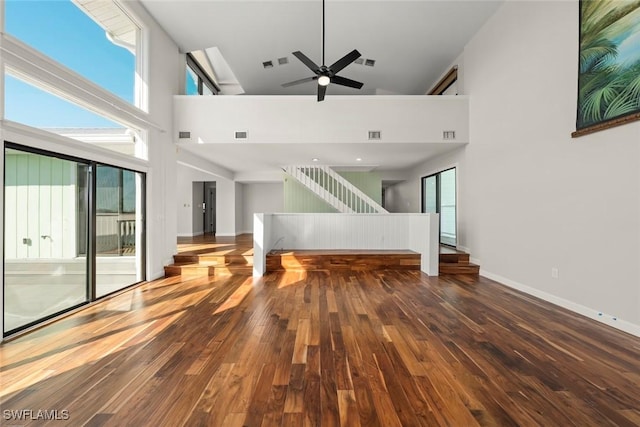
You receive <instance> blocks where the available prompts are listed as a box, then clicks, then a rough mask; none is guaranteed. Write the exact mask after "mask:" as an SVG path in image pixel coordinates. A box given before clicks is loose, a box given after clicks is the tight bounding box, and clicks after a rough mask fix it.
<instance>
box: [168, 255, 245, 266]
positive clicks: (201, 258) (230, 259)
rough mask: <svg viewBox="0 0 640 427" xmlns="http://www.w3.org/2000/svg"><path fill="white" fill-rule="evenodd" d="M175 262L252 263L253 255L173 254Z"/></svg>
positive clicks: (209, 263) (211, 263) (210, 263)
mask: <svg viewBox="0 0 640 427" xmlns="http://www.w3.org/2000/svg"><path fill="white" fill-rule="evenodd" d="M173 262H174V263H176V264H208V265H227V264H233V265H251V266H252V265H253V255H229V254H220V255H215V254H213V253H211V254H201V255H180V254H178V255H174V256H173Z"/></svg>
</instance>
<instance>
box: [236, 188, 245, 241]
mask: <svg viewBox="0 0 640 427" xmlns="http://www.w3.org/2000/svg"><path fill="white" fill-rule="evenodd" d="M234 184H235V234H236V235H238V234H242V233H243V230H244V216H243V209H242V206H243V197H244V196H243V194H244V184H241V183H239V182H235V183H234Z"/></svg>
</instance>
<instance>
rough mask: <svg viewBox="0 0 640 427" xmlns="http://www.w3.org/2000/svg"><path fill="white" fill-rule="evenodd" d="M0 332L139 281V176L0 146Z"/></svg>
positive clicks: (141, 259)
mask: <svg viewBox="0 0 640 427" xmlns="http://www.w3.org/2000/svg"><path fill="white" fill-rule="evenodd" d="M4 182H5V186H4V247H5V250H4V331H3V333H4V334H5V335H9V334H11V333H13V332H17V331H19V330H21V329H25V328H28V327H30V326H32V325H35V324H37V323H39V322H42V321H43V320H47V319H49V318H51V317H53V316H56V315H59V314H61V313H63V312H65V311H68V310H70V309H73V308H75V307H78V306H80V305H82V304H85V303H87V302H89V301H92V300H95V299H97V298H100V297H102V296H104V295H107V294H110V293H112V292H115V291H118V290H121V289H123V288H125V287H127V286H130V285H132V284H135V283H137V282H140V281H142V280H144V251H143V248H144V233H143V231H144V203H143V201H144V188H145V175H144V174H142V173H139V172H134V171H130V170H126V169H122V168H118V167H114V166H108V165H103V164H97V163H95V162H89V161H84V160H81V159H74V158H70V157H65V156H60V155H57V154H53V153H48V152H42V151H38V150H33V149H30V148H26V147H22V146H18V145H14V144H5V181H4Z"/></svg>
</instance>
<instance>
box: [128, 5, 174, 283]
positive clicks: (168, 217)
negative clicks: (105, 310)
mask: <svg viewBox="0 0 640 427" xmlns="http://www.w3.org/2000/svg"><path fill="white" fill-rule="evenodd" d="M127 7H130V8H131V9H132V10H133V12H134V13H135V14H136V15H137V16H138V17H139V18H140V19H141V20H142V21H143V24H144V25H145V27H146V29H147V32H148V39H147V43H146V44H145V46H144V47H145V48H146V49H147V51H148V54H149V63H148V67H147V74H148V79H147V89H148V92H149V102H148V105H149V117H150V120H152V121H153V122H155V123H158V124H159V125H160V126H161V130H159V129H153V130H151V131H150V132H149V144H148V147H149V148H148V152H149V163H150V165H151V168H150V170H149V172H148V173H147V218H146V221H147V230H149V232H148V233H147V235H146V236H147V279H155V278H158V277H162V276H163V275H164V269H163V267H164V265H165V264H167V263H170V262H171V260H172V256H173V254H174V253H176V234H177V220H176V210H175V208H174V206H175V199H176V153H175V147H174V145H173V141H172V138H171V135H172V134H173V126H172V124H173V106H172V100H171V95H175V94H177V93H180V90H179V87H180V83H181V80H180V78H179V76H180V72H181V67H180V65H181V64H182V61H181V55H180V53H179V52H178V47H177V45H176V44H175V43H174V42H173V40H172V39H171V38H170V37H169V36H168V35H167V34H166V33H165V32H164V30H163V29H162V28H160V26H159V25H158V24H157V23H156V22H155V20H153V18H151V16H150V15H149V14H148V13H147V11H146V9H145V8H144V7H143V6H142V5H141V4H139V3H137V2H127ZM158 230H162V232H157V231H158Z"/></svg>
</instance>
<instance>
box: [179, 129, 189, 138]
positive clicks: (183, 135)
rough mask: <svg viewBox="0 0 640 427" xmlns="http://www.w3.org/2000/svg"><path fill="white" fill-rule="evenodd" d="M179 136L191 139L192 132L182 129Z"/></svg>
mask: <svg viewBox="0 0 640 427" xmlns="http://www.w3.org/2000/svg"><path fill="white" fill-rule="evenodd" d="M178 138H179V139H189V138H191V132H184V131H180V132H178Z"/></svg>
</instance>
